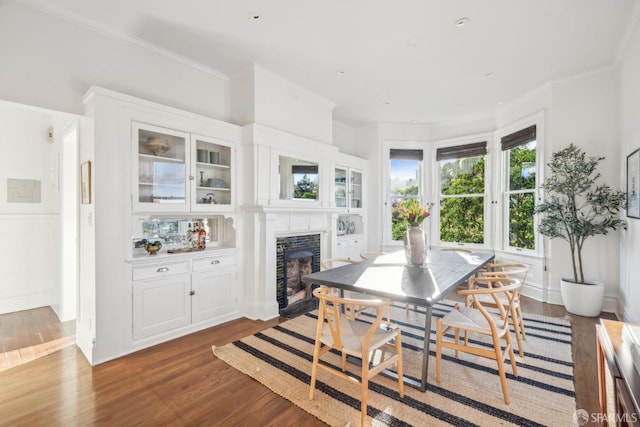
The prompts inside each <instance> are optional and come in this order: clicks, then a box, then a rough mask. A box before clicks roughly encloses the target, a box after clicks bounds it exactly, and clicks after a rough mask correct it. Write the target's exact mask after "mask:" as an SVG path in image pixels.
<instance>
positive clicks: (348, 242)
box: [333, 234, 366, 261]
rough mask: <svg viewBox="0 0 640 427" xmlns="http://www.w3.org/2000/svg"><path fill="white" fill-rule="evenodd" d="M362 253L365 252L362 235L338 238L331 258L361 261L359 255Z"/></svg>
mask: <svg viewBox="0 0 640 427" xmlns="http://www.w3.org/2000/svg"><path fill="white" fill-rule="evenodd" d="M364 251H366V244H365V239H364V235H362V234H357V235H349V236H346V235H345V236H339V237H338V239H337V241H336V245H335V251H334V253H333V257H334V258H343V259H352V260H354V261H361V260H362V258H361V257H360V254H361V253H362V252H364Z"/></svg>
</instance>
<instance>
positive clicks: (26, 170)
mask: <svg viewBox="0 0 640 427" xmlns="http://www.w3.org/2000/svg"><path fill="white" fill-rule="evenodd" d="M55 124H56V121H55V119H54V117H53V116H52V115H51V114H50V113H48V112H43V111H38V110H34V109H26V108H24V107H23V106H19V105H16V104H11V103H6V102H0V152H2V156H0V242H1V243H0V271H1V272H2V286H0V313H9V312H13V311H18V310H25V309H29V308H34V307H41V306H47V305H52V306H54V308H55V307H58V305H59V302H60V301H59V290H60V278H59V260H60V252H61V251H60V247H59V245H58V241H59V238H60V232H59V213H60V205H59V188H58V155H59V151H60V150H59V149H60V143H59V142H58V141H54V142H53V143H52V142H49V141H48V138H47V129H48V128H49V127H50V126H55ZM9 178H13V179H24V180H37V181H39V182H40V188H41V202H40V203H8V202H7V179H9Z"/></svg>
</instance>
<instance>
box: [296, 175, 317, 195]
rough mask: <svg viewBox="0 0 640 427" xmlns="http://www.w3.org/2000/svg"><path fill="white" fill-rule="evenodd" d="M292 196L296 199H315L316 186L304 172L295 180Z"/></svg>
mask: <svg viewBox="0 0 640 427" xmlns="http://www.w3.org/2000/svg"><path fill="white" fill-rule="evenodd" d="M293 197H294V198H296V199H317V198H318V186H317V185H316V184H315V183H314V182H313V181H311V180H310V179H309V177H308V176H307V175H306V174H305V175H303V176H302V179H301V180H300V181H298V182H296V185H295V186H294V188H293Z"/></svg>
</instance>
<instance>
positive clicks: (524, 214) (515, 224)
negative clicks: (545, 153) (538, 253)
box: [509, 142, 536, 249]
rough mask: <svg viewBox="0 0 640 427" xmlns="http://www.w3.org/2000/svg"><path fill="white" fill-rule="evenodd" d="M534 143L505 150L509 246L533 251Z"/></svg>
mask: <svg viewBox="0 0 640 427" xmlns="http://www.w3.org/2000/svg"><path fill="white" fill-rule="evenodd" d="M535 162H536V149H535V142H534V143H531V144H527V145H521V146H518V147H515V148H512V149H511V150H509V190H510V191H526V190H531V191H528V192H522V193H510V194H509V246H512V247H516V248H522V249H535V235H534V227H533V214H534V208H535V188H536V173H535Z"/></svg>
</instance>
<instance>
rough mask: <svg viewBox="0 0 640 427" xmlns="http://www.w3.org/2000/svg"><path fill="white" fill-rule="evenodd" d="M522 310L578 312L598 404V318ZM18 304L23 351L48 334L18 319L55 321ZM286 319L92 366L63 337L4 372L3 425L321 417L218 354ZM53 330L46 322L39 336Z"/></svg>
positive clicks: (11, 329) (240, 323) (312, 421)
mask: <svg viewBox="0 0 640 427" xmlns="http://www.w3.org/2000/svg"><path fill="white" fill-rule="evenodd" d="M38 310H40V309H38ZM49 310H50V309H49ZM30 311H31V310H30ZM523 311H524V312H528V313H538V314H544V315H548V316H553V317H565V316H566V317H567V319H569V320H570V321H571V323H572V325H573V357H574V361H575V367H574V376H575V386H576V396H577V397H576V401H577V407H578V408H583V409H585V410H587V411H588V412H590V413H591V412H598V390H597V366H596V353H595V348H596V347H595V327H594V325H595V324H596V323H597V321H598V319H591V318H584V317H579V316H572V315H567V314H566V312H565V310H564V308H563V307H561V306H554V305H549V304H543V303H539V302H537V301H532V300H525V301H523ZM21 313H22V316H26V317H24V318H23V320H22V323H21V322H20V321H19V320H16V318H15V317H14V318H13V319H5V317H4V316H7V315H3V316H0V334H2V335H0V337H2V345H3V350H4V351H5V354H6V352H7V350H8V352H13V351H18V352H20V351H21V350H20V349H19V346H20V345H21V344H26V345H28V346H33V345H34V343H35V345H39V344H42V342H37V343H36V341H37V340H38V339H39V338H37V335H38V334H37V333H33V332H28V331H24V330H21V327H20V324H22V325H23V326H24V327H27V326H26V325H31V326H28V327H27V329H29V328H31V330H35V326H33V325H34V324H35V323H38V321H37V320H36V319H39V320H42V321H44V322H45V324H46V323H47V322H48V321H47V320H45V319H47V316H46V315H45V313H27V312H21ZM54 316H55V315H54ZM604 317H606V318H612V319H613V318H614V316H613V315H609V314H607V315H604ZM26 319H31V320H29V321H27V320H26ZM282 320H284V319H274V320H273V321H269V322H262V321H251V320H247V319H239V320H235V321H232V322H229V323H227V324H224V325H221V326H217V327H215V328H210V329H207V330H204V331H200V332H197V333H194V334H191V335H188V336H185V337H182V338H179V339H176V340H173V341H170V342H167V343H163V344H160V345H157V346H155V347H152V348H148V349H145V350H142V351H139V352H137V353H134V354H131V355H128V356H125V357H122V358H119V359H117V360H113V361H111V362H107V363H104V364H101V365H98V366H95V367H91V366H90V365H89V364H88V363H87V361H86V359H85V358H84V356H83V355H82V353H81V352H80V350H79V349H78V348H77V347H76V346H75V345H67V346H61V347H60V348H59V349H58V350H56V351H51V352H48V353H47V355H40V356H42V357H37V358H36V357H34V358H33V359H32V360H31V361H29V362H28V363H22V364H20V365H17V366H13V367H11V368H8V369H5V370H4V371H2V372H0V426H5V425H6V426H74V425H79V426H88V425H105V426H112V425H117V426H133V425H136V426H137V425H147V426H157V425H162V426H200V425H203V426H218V425H224V426H227V425H233V426H256V425H260V426H262V425H277V426H299V425H305V426H319V425H324V424H323V423H322V422H320V421H319V420H317V419H316V418H314V417H313V416H311V415H309V414H307V413H306V412H304V411H303V410H301V409H299V408H298V407H296V406H295V405H293V404H291V403H290V402H289V401H287V400H285V399H283V398H281V397H279V396H277V395H276V394H274V393H272V392H271V391H269V390H268V389H267V388H266V387H264V386H262V385H261V384H259V383H258V382H256V381H254V380H253V379H251V378H249V377H247V376H245V375H244V374H241V373H240V372H238V371H236V370H235V369H233V368H231V367H230V366H229V365H227V364H226V363H224V362H222V361H220V360H218V359H216V358H215V357H214V356H213V355H212V352H211V346H212V345H223V344H226V343H228V342H231V341H233V340H236V339H239V338H241V337H243V336H246V335H249V334H253V333H255V332H257V331H259V330H262V329H264V328H268V327H271V326H273V325H275V324H277V323H279V322H280V321H282ZM31 321H33V322H34V323H33V324H32V323H31ZM42 328H43V329H41V330H42V331H54V332H50V333H51V338H53V339H54V340H57V339H60V338H65V333H68V329H69V325H63V324H60V323H58V322H52V324H48V325H46V326H42ZM65 328H66V329H67V332H65ZM55 331H57V335H56V333H55ZM46 335H47V333H46V332H40V337H41V338H42V339H45V336H46ZM61 335H62V336H61ZM29 337H30V338H29ZM30 339H32V340H33V341H30ZM568 410H571V411H573V409H572V408H568Z"/></svg>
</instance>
